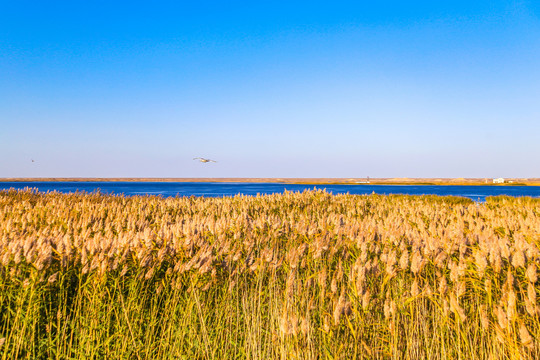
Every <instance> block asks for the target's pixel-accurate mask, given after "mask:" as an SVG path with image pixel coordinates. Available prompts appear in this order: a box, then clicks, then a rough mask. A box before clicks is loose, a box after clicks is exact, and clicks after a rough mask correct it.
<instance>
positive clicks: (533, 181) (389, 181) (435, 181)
mask: <svg viewBox="0 0 540 360" xmlns="http://www.w3.org/2000/svg"><path fill="white" fill-rule="evenodd" d="M25 181H127V182H132V181H142V182H241V183H284V184H358V185H362V184H367V179H366V178H0V182H25ZM369 184H370V185H529V186H540V178H528V179H523V178H508V179H505V183H504V184H493V179H487V178H468V179H465V178H371V179H370V180H369Z"/></svg>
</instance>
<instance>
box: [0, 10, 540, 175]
mask: <svg viewBox="0 0 540 360" xmlns="http://www.w3.org/2000/svg"><path fill="white" fill-rule="evenodd" d="M198 156H201V157H209V158H212V159H215V160H217V161H218V163H215V164H214V163H211V164H202V163H199V162H196V161H193V160H192V159H193V158H194V157H198ZM32 159H33V160H34V162H32V161H31V160H32ZM539 159H540V2H538V1H532V0H531V1H481V0H480V1H470V0H468V1H433V0H431V1H414V0H411V1H384V0H383V1H221V2H211V1H189V2H182V1H170V2H165V1H125V2H122V1H74V0H70V1H24V0H19V1H7V0H0V177H365V176H371V177H499V176H501V177H540V160H539Z"/></svg>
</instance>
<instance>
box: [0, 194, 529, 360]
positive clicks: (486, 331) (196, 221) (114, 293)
mask: <svg viewBox="0 0 540 360" xmlns="http://www.w3.org/2000/svg"><path fill="white" fill-rule="evenodd" d="M539 245H540V201H539V200H537V199H531V198H507V197H500V198H488V200H487V202H486V203H485V204H480V205H478V204H475V203H473V202H471V201H469V200H466V199H462V198H455V197H454V198H452V197H436V196H427V197H413V196H398V195H392V196H379V195H371V196H354V195H331V194H328V193H326V192H324V191H306V192H303V193H290V192H287V193H285V194H276V195H267V196H257V197H247V196H235V197H225V198H195V197H185V198H160V197H146V196H145V197H137V196H136V197H122V196H108V195H102V194H96V193H93V194H88V193H76V194H67V195H66V194H60V193H48V194H40V193H37V192H35V191H32V190H25V191H15V190H10V191H3V192H0V264H1V265H0V344H1V345H0V358H1V359H15V358H32V359H326V358H329V359H330V358H335V359H349V358H366V359H387V358H399V359H401V358H407V359H522V358H530V359H535V358H540V346H539V343H538V339H539V338H540V321H539V315H540V311H539V303H538V291H539V286H538V284H539V282H538V275H537V267H538V264H539V259H540V251H539Z"/></svg>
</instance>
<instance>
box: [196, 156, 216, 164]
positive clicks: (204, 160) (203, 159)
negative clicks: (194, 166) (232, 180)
mask: <svg viewBox="0 0 540 360" xmlns="http://www.w3.org/2000/svg"><path fill="white" fill-rule="evenodd" d="M193 160H199V161H200V162H202V163H209V162H217V161H215V160H212V159H205V158H200V157H196V158H193Z"/></svg>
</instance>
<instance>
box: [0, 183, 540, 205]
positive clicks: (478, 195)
mask: <svg viewBox="0 0 540 360" xmlns="http://www.w3.org/2000/svg"><path fill="white" fill-rule="evenodd" d="M25 187H31V188H37V189H38V190H39V191H41V192H47V191H59V192H63V193H70V192H75V191H86V192H94V191H97V190H99V191H101V192H102V193H108V194H124V195H159V196H166V197H167V196H191V195H194V196H213V197H215V196H231V195H237V194H243V195H257V194H261V195H263V194H275V193H282V192H284V191H285V190H288V191H304V190H306V189H316V188H317V189H326V191H328V192H331V193H333V194H346V193H349V194H371V193H376V194H409V195H424V194H433V195H454V196H464V197H468V198H471V199H473V200H475V201H484V200H485V198H486V196H496V195H509V196H532V197H540V186H457V185H368V184H362V185H316V186H315V185H295V184H275V183H203V182H49V181H48V182H37V181H36V182H0V190H2V189H10V188H15V189H23V188H25Z"/></svg>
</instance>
